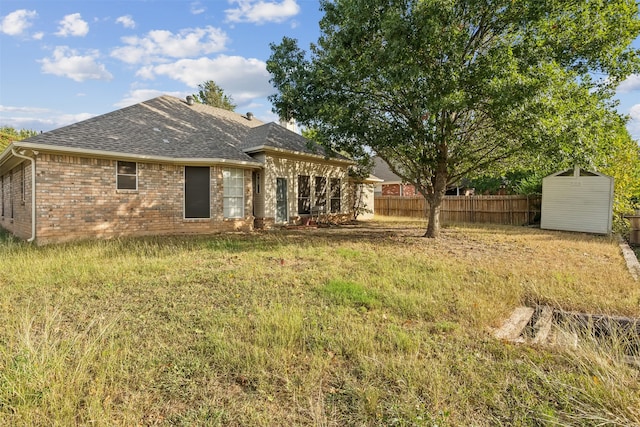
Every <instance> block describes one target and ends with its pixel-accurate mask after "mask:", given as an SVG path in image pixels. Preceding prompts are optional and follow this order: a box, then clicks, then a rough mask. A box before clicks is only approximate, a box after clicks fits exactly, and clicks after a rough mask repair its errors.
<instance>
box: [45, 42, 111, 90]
mask: <svg viewBox="0 0 640 427" xmlns="http://www.w3.org/2000/svg"><path fill="white" fill-rule="evenodd" d="M98 57H99V54H98V52H97V51H89V52H88V54H86V55H80V54H78V52H77V51H76V50H73V49H70V48H69V47H67V46H58V47H56V48H55V50H54V51H53V56H52V57H51V58H44V59H42V60H40V61H39V62H40V63H41V64H42V72H44V73H46V74H53V75H56V76H62V77H68V78H70V79H72V80H75V81H77V82H83V81H85V80H111V79H113V76H112V75H111V73H110V72H109V71H107V69H106V67H105V66H104V64H100V63H98V62H97V59H98Z"/></svg>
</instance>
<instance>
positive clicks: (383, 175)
mask: <svg viewBox="0 0 640 427" xmlns="http://www.w3.org/2000/svg"><path fill="white" fill-rule="evenodd" d="M373 165H374V166H373V172H372V173H373V174H374V175H375V176H376V177H378V178H380V179H382V180H383V181H385V182H387V183H388V182H402V178H400V177H399V176H398V175H396V174H395V173H393V172H392V171H391V168H390V167H389V165H388V164H387V162H385V161H384V160H382V159H381V158H380V157H378V156H376V157H374V158H373Z"/></svg>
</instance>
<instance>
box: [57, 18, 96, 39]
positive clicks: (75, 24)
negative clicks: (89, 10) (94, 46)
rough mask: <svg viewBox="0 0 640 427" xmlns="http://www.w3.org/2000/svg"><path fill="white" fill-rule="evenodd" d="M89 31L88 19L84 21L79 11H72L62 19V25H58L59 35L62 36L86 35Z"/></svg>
mask: <svg viewBox="0 0 640 427" xmlns="http://www.w3.org/2000/svg"><path fill="white" fill-rule="evenodd" d="M88 32H89V24H88V23H87V21H84V20H83V19H82V17H81V16H80V14H79V13H72V14H71V15H67V16H65V17H64V18H63V19H62V21H60V26H59V27H58V32H57V33H56V35H57V36H60V37H69V36H76V37H84V36H86V35H87V33H88Z"/></svg>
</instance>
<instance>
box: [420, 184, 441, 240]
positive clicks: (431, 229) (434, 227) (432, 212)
mask: <svg viewBox="0 0 640 427" xmlns="http://www.w3.org/2000/svg"><path fill="white" fill-rule="evenodd" d="M443 197H444V192H442V193H440V192H438V193H432V194H429V196H428V197H427V202H429V223H428V225H427V232H426V233H424V237H430V238H433V239H435V238H437V237H438V236H439V235H440V206H441V205H442V198H443Z"/></svg>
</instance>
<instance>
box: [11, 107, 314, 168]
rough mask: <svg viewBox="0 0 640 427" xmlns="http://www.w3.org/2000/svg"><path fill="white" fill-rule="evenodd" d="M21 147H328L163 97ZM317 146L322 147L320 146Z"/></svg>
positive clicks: (176, 155) (188, 153)
mask: <svg viewBox="0 0 640 427" xmlns="http://www.w3.org/2000/svg"><path fill="white" fill-rule="evenodd" d="M15 145H16V146H18V147H26V148H29V147H31V148H40V149H44V148H50V149H52V150H56V149H57V150H60V151H73V152H80V153H81V152H83V151H86V152H88V153H94V154H95V153H101V154H104V155H123V154H126V155H130V156H133V157H143V158H145V157H149V158H163V159H173V160H180V159H190V160H197V159H201V160H220V161H229V162H240V163H244V162H247V163H253V164H256V161H255V160H254V159H253V158H252V157H251V156H249V155H248V154H247V153H246V152H244V151H243V149H245V148H247V147H252V146H263V147H273V148H275V149H282V150H287V151H294V152H298V153H304V154H318V153H321V154H323V153H324V151H322V148H321V147H319V146H318V145H317V144H314V143H312V142H310V141H309V140H307V139H305V138H304V137H302V136H301V135H298V134H296V133H294V132H291V131H289V130H287V129H285V128H283V127H281V126H279V125H277V124H275V123H270V124H266V125H265V123H264V122H262V121H260V120H257V119H256V118H252V119H249V118H247V117H246V116H243V115H241V114H238V113H234V112H231V111H227V110H224V109H221V108H215V107H211V106H208V105H203V104H194V105H191V106H190V105H188V104H187V103H186V102H185V101H183V100H181V99H178V98H175V97H172V96H166V95H165V96H160V97H157V98H153V99H150V100H148V101H144V102H141V103H139V104H135V105H132V106H130V107H125V108H122V109H120V110H116V111H113V112H110V113H107V114H103V115H101V116H97V117H93V118H91V119H88V120H84V121H82V122H78V123H75V124H72V125H69V126H65V127H62V128H59V129H55V130H53V131H50V132H46V133H43V134H40V135H37V136H34V137H31V138H28V139H25V140H23V141H18V142H16V143H15ZM314 146H315V147H316V148H314Z"/></svg>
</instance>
